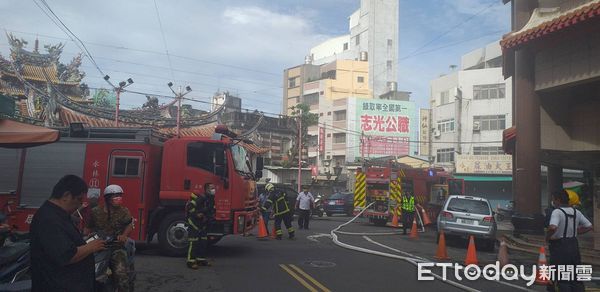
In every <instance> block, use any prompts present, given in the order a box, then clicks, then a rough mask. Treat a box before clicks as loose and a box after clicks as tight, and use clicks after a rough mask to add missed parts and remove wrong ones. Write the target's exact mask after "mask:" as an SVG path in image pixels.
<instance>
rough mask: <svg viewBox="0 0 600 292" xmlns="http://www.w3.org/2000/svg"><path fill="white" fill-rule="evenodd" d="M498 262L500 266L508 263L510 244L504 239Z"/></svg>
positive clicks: (499, 250) (501, 242)
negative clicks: (507, 244)
mask: <svg viewBox="0 0 600 292" xmlns="http://www.w3.org/2000/svg"><path fill="white" fill-rule="evenodd" d="M498 262H499V263H500V267H504V266H506V265H508V246H506V242H505V241H504V240H502V241H500V249H498Z"/></svg>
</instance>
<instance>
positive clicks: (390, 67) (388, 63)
mask: <svg viewBox="0 0 600 292" xmlns="http://www.w3.org/2000/svg"><path fill="white" fill-rule="evenodd" d="M386 68H387V69H388V70H392V61H391V60H388V61H387V62H386Z"/></svg>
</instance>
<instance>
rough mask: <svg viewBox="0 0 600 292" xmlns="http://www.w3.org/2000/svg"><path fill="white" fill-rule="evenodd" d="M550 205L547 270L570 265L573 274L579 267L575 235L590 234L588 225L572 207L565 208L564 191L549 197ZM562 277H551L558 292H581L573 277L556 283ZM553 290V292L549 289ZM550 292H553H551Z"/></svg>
mask: <svg viewBox="0 0 600 292" xmlns="http://www.w3.org/2000/svg"><path fill="white" fill-rule="evenodd" d="M552 205H554V207H556V209H555V210H554V211H552V215H551V217H550V224H549V226H548V230H547V232H546V240H548V242H549V249H550V266H558V265H570V266H573V270H574V271H577V268H576V267H575V266H576V265H580V264H581V255H580V253H579V242H578V241H577V235H578V234H584V233H586V232H589V231H590V230H592V229H593V228H592V223H591V222H590V221H589V220H588V219H587V218H585V216H584V215H583V214H582V213H581V211H579V210H577V209H575V208H574V207H569V195H568V194H567V192H566V191H565V190H560V191H558V192H555V193H553V194H552ZM561 275H562V273H557V272H555V273H554V278H553V279H554V281H553V282H554V285H555V286H556V287H558V290H559V291H584V290H585V287H584V285H583V283H582V282H580V281H575V279H577V277H576V275H573V281H562V280H561V281H557V280H560V279H558V278H557V277H556V276H561ZM550 289H554V288H550V287H549V290H550ZM552 291H554V290H552Z"/></svg>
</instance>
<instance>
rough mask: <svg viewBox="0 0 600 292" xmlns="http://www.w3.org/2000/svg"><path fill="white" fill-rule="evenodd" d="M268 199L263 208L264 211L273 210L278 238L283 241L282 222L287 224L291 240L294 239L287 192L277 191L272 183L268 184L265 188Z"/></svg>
mask: <svg viewBox="0 0 600 292" xmlns="http://www.w3.org/2000/svg"><path fill="white" fill-rule="evenodd" d="M265 190H266V191H267V194H268V196H269V197H268V198H267V201H266V202H265V205H264V206H263V207H262V208H263V209H262V210H263V211H264V210H267V209H269V208H271V207H272V208H273V216H274V217H275V233H276V235H277V236H276V238H277V239H278V240H281V237H282V236H283V232H282V231H281V222H283V224H285V227H286V228H287V232H288V236H289V238H290V239H294V227H292V215H293V214H292V212H291V210H290V207H289V205H288V198H287V195H286V193H285V192H283V191H280V190H276V189H275V186H274V185H273V184H272V183H268V184H267V185H266V186H265Z"/></svg>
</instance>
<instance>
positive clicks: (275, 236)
mask: <svg viewBox="0 0 600 292" xmlns="http://www.w3.org/2000/svg"><path fill="white" fill-rule="evenodd" d="M270 237H271V238H272V239H275V238H277V230H276V229H275V224H273V229H271V236H270Z"/></svg>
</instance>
